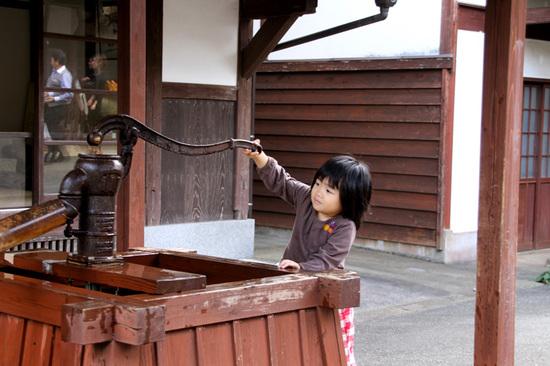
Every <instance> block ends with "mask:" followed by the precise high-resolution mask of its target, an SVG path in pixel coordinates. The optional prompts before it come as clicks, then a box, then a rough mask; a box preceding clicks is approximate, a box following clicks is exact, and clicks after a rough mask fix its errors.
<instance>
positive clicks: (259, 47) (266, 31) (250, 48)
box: [241, 15, 299, 79]
mask: <svg viewBox="0 0 550 366" xmlns="http://www.w3.org/2000/svg"><path fill="white" fill-rule="evenodd" d="M298 17H299V15H282V16H278V17H273V18H269V19H267V20H266V21H265V22H264V23H263V24H262V26H261V27H260V29H259V30H258V32H256V34H255V35H254V37H253V38H252V39H251V40H250V42H249V43H248V45H246V47H245V48H244V49H243V50H242V51H241V52H242V55H241V62H242V69H241V70H242V74H241V76H242V77H244V78H246V79H248V78H250V77H252V75H253V74H254V73H255V72H256V70H257V69H258V67H260V65H261V64H262V62H264V61H265V59H266V58H267V56H268V55H269V53H270V52H271V51H273V49H274V48H275V46H276V45H277V43H279V41H280V40H281V38H283V36H284V35H285V33H286V32H287V31H288V30H289V29H290V27H291V26H292V24H294V22H295V21H296V19H298Z"/></svg>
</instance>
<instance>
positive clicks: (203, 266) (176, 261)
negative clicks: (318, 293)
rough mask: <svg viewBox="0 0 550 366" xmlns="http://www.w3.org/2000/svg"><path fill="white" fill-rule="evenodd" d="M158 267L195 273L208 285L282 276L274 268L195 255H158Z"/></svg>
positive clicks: (281, 272)
mask: <svg viewBox="0 0 550 366" xmlns="http://www.w3.org/2000/svg"><path fill="white" fill-rule="evenodd" d="M159 267H161V268H166V269H173V270H176V271H180V270H181V271H197V272H199V271H200V272H201V274H202V275H204V276H205V277H206V280H207V282H208V284H209V285H211V284H215V283H224V282H231V281H242V280H249V279H254V278H263V277H272V276H280V275H284V274H286V273H287V272H286V271H282V270H279V269H278V268H277V267H276V266H268V265H264V264H261V263H252V262H251V263H244V262H242V261H238V260H234V259H228V258H218V257H211V256H205V255H198V254H197V255H195V254H190V253H189V254H185V253H182V254H174V255H165V254H160V255H159Z"/></svg>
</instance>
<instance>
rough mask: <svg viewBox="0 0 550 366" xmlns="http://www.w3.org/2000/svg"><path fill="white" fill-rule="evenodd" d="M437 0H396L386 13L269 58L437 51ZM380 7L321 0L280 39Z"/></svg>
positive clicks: (360, 0)
mask: <svg viewBox="0 0 550 366" xmlns="http://www.w3.org/2000/svg"><path fill="white" fill-rule="evenodd" d="M441 3H442V1H441V0H398V1H397V4H396V5H395V6H393V7H392V8H390V11H389V15H388V18H387V19H385V20H383V21H381V22H378V23H374V24H370V25H367V26H364V27H361V28H357V29H354V30H351V31H347V32H344V33H340V34H337V35H333V36H331V37H328V38H324V39H321V40H317V41H313V42H310V43H306V44H303V45H300V46H295V47H292V48H288V49H285V50H281V51H277V52H272V53H271V54H270V55H269V60H290V59H295V60H304V59H330V58H340V59H341V58H358V57H395V56H419V55H422V56H425V55H438V54H439V37H440V33H441ZM378 13H380V8H378V7H377V6H376V5H375V2H374V0H319V1H318V6H317V11H316V13H314V14H308V15H304V16H302V17H300V18H299V19H298V20H297V21H296V23H294V25H293V26H292V27H291V29H290V30H289V31H288V32H287V34H286V35H285V37H284V38H283V39H282V40H281V42H284V41H288V40H292V39H295V38H298V37H302V36H305V35H309V34H311V33H315V32H319V31H322V30H325V29H327V28H331V27H334V26H338V25H342V24H345V23H348V22H351V21H355V20H358V19H362V18H366V17H368V16H371V15H375V14H378Z"/></svg>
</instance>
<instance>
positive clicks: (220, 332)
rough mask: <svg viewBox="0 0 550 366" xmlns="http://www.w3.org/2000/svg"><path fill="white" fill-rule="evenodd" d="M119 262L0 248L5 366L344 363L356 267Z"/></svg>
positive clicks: (136, 256)
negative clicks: (92, 263)
mask: <svg viewBox="0 0 550 366" xmlns="http://www.w3.org/2000/svg"><path fill="white" fill-rule="evenodd" d="M121 255H122V257H123V259H124V262H123V264H122V265H117V266H100V267H85V266H78V265H75V264H70V263H67V261H66V259H67V253H64V252H56V251H50V250H33V251H20V252H6V253H1V259H0V264H1V265H2V267H0V294H1V296H0V329H2V330H3V331H2V332H0V364H1V365H33V366H34V365H63V366H67V365H117V366H120V365H132V366H136V365H148V366H149V365H208V366H210V365H288V364H290V365H329V366H333V365H345V364H346V358H345V355H344V348H343V344H342V334H341V328H340V320H339V315H338V311H337V309H338V308H346V307H354V306H358V305H359V286H360V285H359V278H358V277H357V276H356V275H355V274H354V273H351V272H347V271H342V270H332V271H327V272H316V273H311V272H300V273H292V272H289V271H286V270H279V269H277V267H276V266H274V265H268V264H261V263H252V262H248V261H239V260H230V259H223V258H216V257H208V256H203V255H198V254H195V253H186V252H177V251H163V250H151V249H145V248H141V250H135V251H132V252H128V253H121Z"/></svg>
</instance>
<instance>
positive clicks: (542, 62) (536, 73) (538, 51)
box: [523, 39, 550, 79]
mask: <svg viewBox="0 0 550 366" xmlns="http://www.w3.org/2000/svg"><path fill="white" fill-rule="evenodd" d="M523 76H524V77H526V78H540V79H550V42H545V41H539V40H534V39H526V40H525V58H524V61H523Z"/></svg>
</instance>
